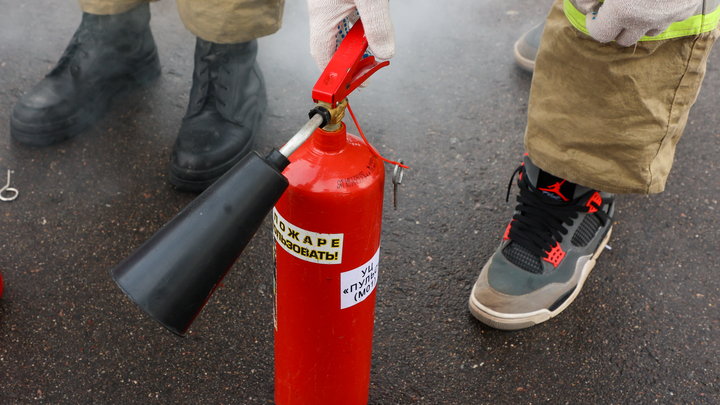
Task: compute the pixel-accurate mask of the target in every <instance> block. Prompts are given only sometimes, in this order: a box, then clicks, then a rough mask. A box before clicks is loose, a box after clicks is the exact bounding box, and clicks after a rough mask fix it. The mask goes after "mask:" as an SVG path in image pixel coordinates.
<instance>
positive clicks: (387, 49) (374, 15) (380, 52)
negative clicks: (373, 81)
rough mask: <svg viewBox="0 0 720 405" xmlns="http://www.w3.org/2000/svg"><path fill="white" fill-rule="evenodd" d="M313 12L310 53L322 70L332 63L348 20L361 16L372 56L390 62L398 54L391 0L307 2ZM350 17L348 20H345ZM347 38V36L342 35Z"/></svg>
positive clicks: (353, 20) (320, 0)
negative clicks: (391, 19) (391, 13)
mask: <svg viewBox="0 0 720 405" xmlns="http://www.w3.org/2000/svg"><path fill="white" fill-rule="evenodd" d="M307 3H308V11H309V12H310V53H311V54H312V57H313V59H315V63H317V65H318V67H319V68H320V70H324V69H325V66H327V64H328V63H329V62H330V59H331V58H332V56H333V54H334V53H335V50H336V49H337V46H338V45H339V44H340V41H341V40H342V35H340V34H339V32H340V31H341V29H343V28H345V32H346V31H347V28H349V27H343V25H345V24H347V21H348V20H349V22H350V23H354V22H355V21H357V19H358V13H359V14H360V17H361V18H362V22H363V27H364V28H365V37H366V38H367V40H368V46H369V48H370V51H372V53H373V55H375V57H376V58H378V59H383V60H387V59H390V58H392V57H393V56H394V55H395V31H394V30H393V25H392V22H391V21H390V5H389V2H388V0H307ZM345 18H348V20H346V21H343V20H345ZM343 35H344V33H343Z"/></svg>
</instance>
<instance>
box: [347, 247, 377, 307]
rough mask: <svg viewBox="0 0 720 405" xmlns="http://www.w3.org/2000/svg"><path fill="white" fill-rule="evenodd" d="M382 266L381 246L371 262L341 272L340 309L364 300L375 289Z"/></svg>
mask: <svg viewBox="0 0 720 405" xmlns="http://www.w3.org/2000/svg"><path fill="white" fill-rule="evenodd" d="M379 266H380V248H378V250H377V252H375V255H374V256H373V257H372V259H370V261H369V262H367V263H365V264H363V265H362V266H360V267H358V268H357V269H354V270H350V271H346V272H344V273H340V309H345V308H349V307H351V306H353V305H355V304H358V303H360V302H363V301H364V300H365V298H367V297H368V295H370V293H372V292H373V290H375V285H376V284H377V279H378V272H379Z"/></svg>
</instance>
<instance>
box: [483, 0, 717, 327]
mask: <svg viewBox="0 0 720 405" xmlns="http://www.w3.org/2000/svg"><path fill="white" fill-rule="evenodd" d="M567 3H568V2H566V4H567ZM710 11H712V10H710ZM701 21H702V20H701ZM712 28H713V30H712V31H709V32H704V33H702V34H699V35H695V36H686V37H680V38H674V39H662V40H655V41H641V42H639V43H638V44H637V46H634V47H630V48H624V47H621V46H619V45H617V44H615V43H609V44H600V43H598V42H597V41H595V40H593V39H592V38H590V37H589V36H587V35H586V34H583V33H582V32H580V31H579V30H578V29H577V28H576V27H574V26H573V25H572V24H571V23H570V22H569V20H568V18H566V15H565V12H564V8H563V1H562V0H558V1H557V2H556V3H555V5H554V6H553V9H552V11H551V13H550V16H549V17H548V20H547V22H546V27H545V31H544V33H543V36H542V40H541V42H542V45H541V46H540V51H539V52H538V55H537V60H536V66H535V72H534V75H533V82H532V87H531V91H530V102H529V108H528V126H527V130H526V134H525V148H526V150H527V151H528V156H526V158H525V162H524V165H523V166H522V167H521V168H520V169H519V171H520V175H521V177H520V179H519V181H518V186H519V187H520V193H519V197H518V205H517V208H516V213H515V215H514V217H513V220H512V221H511V222H510V224H509V225H508V230H507V231H506V234H505V237H504V238H503V241H502V242H501V245H500V247H499V248H498V249H497V250H496V252H495V253H494V254H493V255H492V257H491V258H490V260H489V261H488V262H487V264H486V265H485V266H484V268H483V269H482V270H481V272H480V276H479V277H478V280H477V282H476V284H475V286H474V288H473V291H472V293H471V296H470V300H469V307H470V311H471V312H472V314H473V315H474V316H475V317H476V318H478V319H479V320H480V321H482V322H484V323H486V324H488V325H490V326H493V327H495V328H500V329H521V328H525V327H529V326H532V325H535V324H538V323H540V322H544V321H546V320H548V319H550V318H552V317H554V316H555V315H557V314H559V313H560V312H561V311H563V310H564V309H565V308H567V306H568V305H569V304H570V303H571V302H572V301H573V300H574V299H575V297H577V295H578V293H579V291H580V289H581V288H582V286H583V283H584V281H585V279H586V278H587V276H588V274H589V272H590V270H591V269H592V267H593V265H594V263H595V260H596V259H597V256H598V255H599V254H600V252H601V251H602V250H603V247H604V246H605V244H606V243H607V240H608V238H609V235H610V232H611V226H612V218H613V214H614V195H613V194H610V193H657V192H661V191H662V190H663V189H664V186H665V181H666V179H667V176H668V173H669V171H670V167H671V165H672V159H673V155H674V151H675V145H676V143H677V141H678V139H679V138H680V136H681V135H682V132H683V130H684V127H685V124H686V122H687V117H688V114H689V110H690V107H691V106H692V104H693V103H694V101H695V99H696V97H697V94H698V92H699V89H700V84H701V82H702V79H703V76H704V73H705V65H706V62H707V57H708V54H709V52H710V49H711V47H712V44H713V43H714V41H715V38H716V37H717V34H718V31H717V29H716V28H714V27H712ZM598 190H602V191H598Z"/></svg>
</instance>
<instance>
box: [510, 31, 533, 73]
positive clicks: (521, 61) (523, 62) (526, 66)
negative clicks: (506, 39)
mask: <svg viewBox="0 0 720 405" xmlns="http://www.w3.org/2000/svg"><path fill="white" fill-rule="evenodd" d="M524 40H525V36H524V35H523V37H522V38H520V39H519V40H518V41H517V42H515V45H514V46H513V49H514V51H515V52H514V53H515V62H517V64H518V66H519V67H520V68H522V69H523V70H526V71H528V72H530V73H532V72H533V71H534V70H535V60H533V59H528V58H526V57H524V56H522V55H521V54H520V50H519V49H518V44H519V43H520V41H524Z"/></svg>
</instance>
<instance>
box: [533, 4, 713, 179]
mask: <svg viewBox="0 0 720 405" xmlns="http://www.w3.org/2000/svg"><path fill="white" fill-rule="evenodd" d="M717 35H718V29H716V30H715V31H712V32H709V33H706V34H701V35H698V36H692V37H682V38H678V39H668V40H661V41H643V42H638V44H637V46H636V47H629V48H624V47H621V46H619V45H617V44H615V43H614V42H612V43H609V44H601V43H599V42H597V41H595V40H593V39H592V38H590V37H589V36H588V35H586V34H583V33H581V32H580V31H578V30H577V29H576V28H575V27H573V26H572V25H571V24H570V22H569V21H568V19H567V18H566V16H565V14H564V12H563V2H562V0H556V2H555V4H554V5H553V8H552V10H551V12H550V15H549V17H548V20H547V23H546V26H545V31H544V33H543V36H542V40H541V44H540V50H539V52H538V55H537V59H536V63H535V72H534V74H533V80H532V87H531V90H530V101H529V106H528V126H527V130H526V133H525V148H526V150H527V152H528V153H529V156H530V159H531V160H532V161H533V163H535V164H536V165H537V166H539V167H540V168H542V169H544V170H545V171H547V172H549V173H552V174H554V175H555V176H559V177H562V178H566V179H568V180H569V181H572V182H574V183H578V184H581V185H584V186H588V187H592V188H595V189H599V190H602V191H607V192H611V193H658V192H661V191H663V189H664V188H665V181H666V180H667V176H668V174H669V172H670V168H671V167H672V162H673V157H674V154H675V145H676V144H677V142H678V140H679V139H680V136H681V135H682V133H683V130H684V129H685V124H686V123H687V119H688V114H689V112H690V107H691V106H692V105H693V103H694V102H695V100H696V98H697V95H698V92H699V91H700V85H701V83H702V80H703V77H704V76H705V65H706V63H707V58H708V54H709V53H710V49H711V48H712V45H713V43H714V42H715V39H716V37H717Z"/></svg>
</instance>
